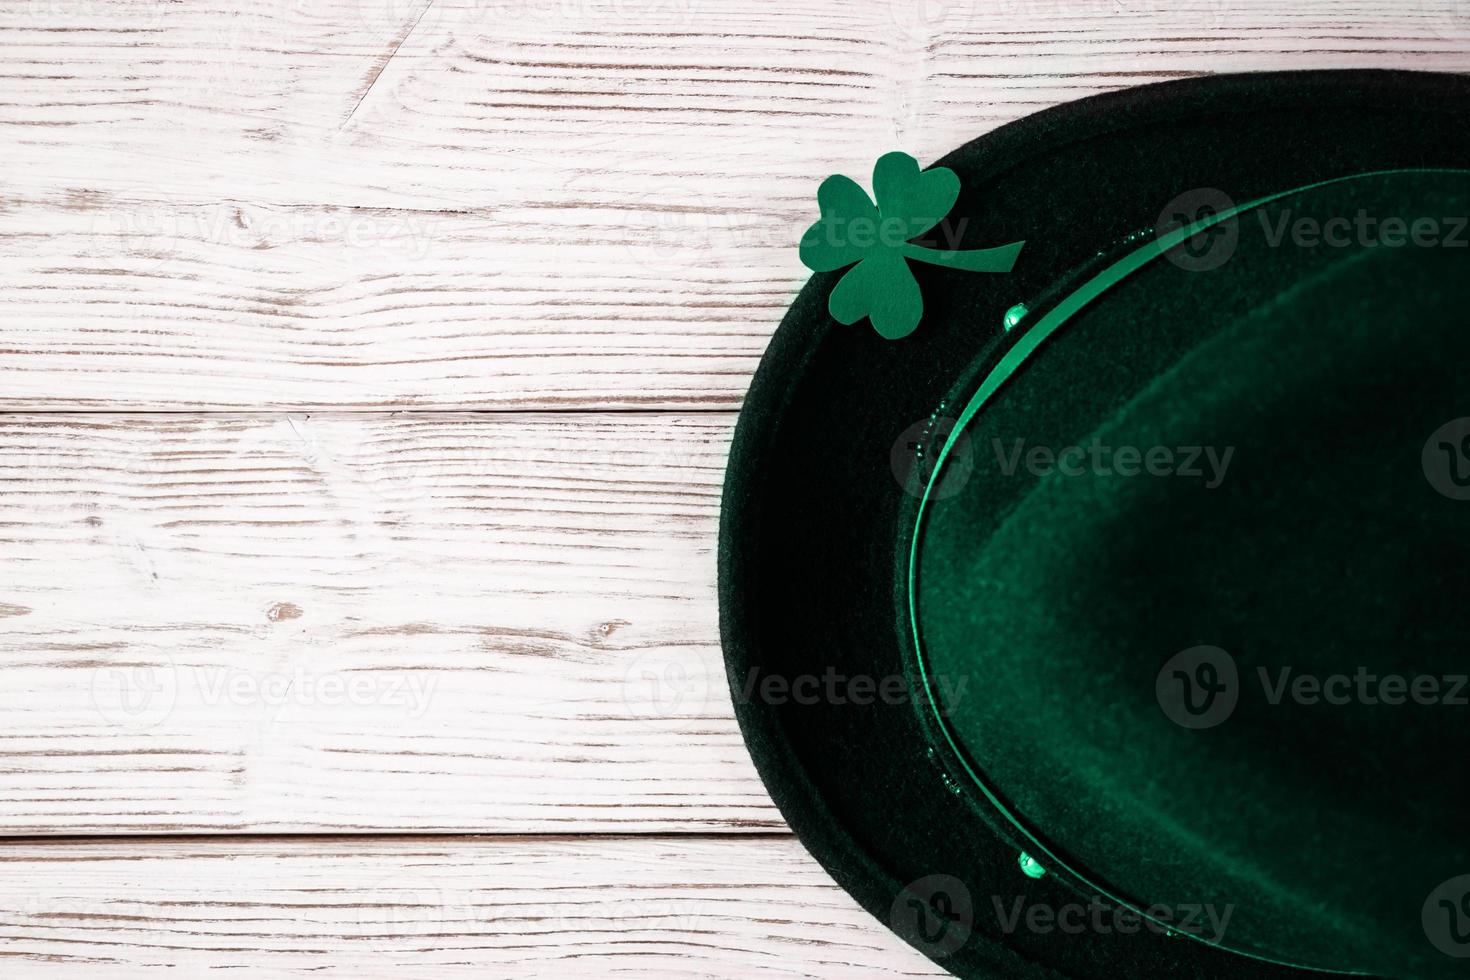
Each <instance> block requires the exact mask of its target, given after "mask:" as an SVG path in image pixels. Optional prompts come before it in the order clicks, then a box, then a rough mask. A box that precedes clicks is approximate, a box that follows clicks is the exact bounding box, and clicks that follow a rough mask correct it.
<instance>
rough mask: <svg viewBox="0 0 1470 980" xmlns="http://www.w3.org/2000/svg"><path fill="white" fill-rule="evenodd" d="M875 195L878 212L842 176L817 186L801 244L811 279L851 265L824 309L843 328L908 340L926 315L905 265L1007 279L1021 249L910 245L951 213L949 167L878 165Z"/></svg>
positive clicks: (954, 188) (908, 162) (882, 160)
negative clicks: (865, 321)
mask: <svg viewBox="0 0 1470 980" xmlns="http://www.w3.org/2000/svg"><path fill="white" fill-rule="evenodd" d="M873 196H874V197H875V198H877V201H878V203H877V204H876V205H875V204H874V203H873V201H872V200H871V199H869V197H868V195H867V194H866V193H865V192H864V191H863V189H862V188H861V187H859V186H858V185H857V182H856V181H854V180H852V179H851V178H850V177H844V176H843V175H842V174H833V175H832V176H831V177H828V178H827V179H826V180H824V181H822V186H821V187H819V188H818V189H817V206H818V207H819V208H820V209H821V212H822V217H821V220H819V221H818V222H817V223H816V224H814V225H812V226H811V227H810V228H808V229H807V231H806V234H805V235H803V236H802V237H801V261H802V264H803V265H805V266H806V267H807V268H808V269H811V270H812V271H813V272H836V271H837V270H838V269H842V268H845V267H846V266H853V268H852V269H850V270H848V272H847V274H846V275H844V276H843V277H842V278H841V279H840V280H839V281H838V283H837V286H836V288H834V289H833V290H832V295H831V297H830V298H829V299H828V300H827V309H828V310H830V311H831V313H832V318H833V319H834V320H836V321H837V322H838V323H843V324H853V323H857V322H858V321H859V320H861V319H862V318H863V317H868V318H869V319H870V320H871V321H872V323H873V329H874V330H877V331H878V333H879V334H881V335H882V336H883V337H885V338H887V339H888V340H898V339H899V338H900V337H907V336H908V335H909V334H911V333H913V332H914V328H915V327H917V326H918V325H919V319H920V318H921V317H922V316H923V314H924V298H923V296H922V295H920V293H919V282H918V280H917V279H915V278H914V273H913V271H912V270H911V269H910V268H909V266H908V260H913V261H915V262H927V263H929V264H930V265H937V266H943V267H944V268H946V269H960V270H963V271H966V272H1010V271H1011V267H1012V266H1014V265H1015V264H1016V258H1017V256H1019V255H1020V254H1021V246H1022V245H1025V244H1026V243H1025V242H1024V241H1021V242H1012V243H1011V244H1009V245H1001V246H998V247H996V248H984V249H976V250H972V251H963V252H961V251H957V250H954V249H952V248H951V249H948V250H944V249H935V248H928V247H925V246H924V245H920V244H917V243H915V242H914V241H913V239H915V238H917V237H919V236H920V235H922V234H924V233H925V232H927V231H930V230H932V229H933V228H934V227H935V226H936V225H938V224H939V223H940V222H941V221H943V220H944V217H945V215H947V214H949V211H950V209H951V208H953V207H954V202H955V201H956V200H957V199H958V198H959V196H960V179H959V177H957V176H956V175H955V172H954V171H953V170H950V169H949V168H948V167H934V168H933V169H931V170H925V171H923V172H920V170H919V163H918V161H917V160H915V159H914V158H913V157H911V156H909V155H908V154H907V153H886V154H884V155H883V156H881V157H879V158H878V162H877V163H876V164H874V165H873ZM959 231H963V225H961V226H960V229H959ZM959 231H956V232H955V233H954V238H955V239H958V237H959ZM950 244H953V242H951V243H950Z"/></svg>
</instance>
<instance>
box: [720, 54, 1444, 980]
mask: <svg viewBox="0 0 1470 980" xmlns="http://www.w3.org/2000/svg"><path fill="white" fill-rule="evenodd" d="M1467 124H1470V79H1466V78H1462V77H1456V76H1445V75H1436V74H1425V73H1409V72H1373V71H1343V72H1289V73H1272V74H1253V75H1237V76H1223V77H1214V78H1208V79H1193V80H1188V81H1181V82H1171V83H1166V84H1162V85H1153V86H1147V87H1143V88H1137V89H1132V90H1129V91H1125V92H1120V93H1116V94H1112V95H1106V96H1102V97H1098V98H1093V99H1087V100H1083V101H1080V102H1076V103H1072V104H1069V105H1065V106H1061V107H1059V108H1057V109H1053V110H1049V111H1046V112H1043V113H1040V114H1037V115H1035V116H1032V117H1030V118H1027V119H1024V120H1021V121H1020V122H1017V123H1015V124H1012V125H1009V126H1006V127H1004V128H1002V129H1000V130H997V131H995V132H993V133H991V134H989V135H987V136H984V137H982V138H980V139H977V140H975V141H974V142H972V143H969V144H967V145H966V146H964V147H962V148H960V149H959V150H957V151H955V152H954V153H952V154H950V155H949V156H947V157H945V158H944V159H942V160H940V161H938V164H937V165H936V166H935V167H932V168H930V169H928V170H925V171H923V172H922V173H921V172H920V171H919V169H918V167H917V165H915V164H913V163H912V161H910V160H909V158H907V157H904V156H902V155H899V154H895V155H889V156H886V157H884V158H883V159H882V160H881V161H880V162H879V164H878V166H877V168H876V170H875V173H874V180H873V184H874V191H875V194H874V197H873V198H872V199H870V198H869V197H868V195H867V193H866V191H864V190H863V189H861V188H860V187H858V185H857V184H856V182H854V181H850V180H847V179H845V178H831V179H829V180H828V181H827V182H826V183H824V184H823V185H822V189H821V192H820V194H819V195H818V202H817V205H818V207H819V209H820V216H821V220H820V221H818V222H817V223H816V224H814V225H813V228H812V230H811V231H810V232H808V234H807V236H806V237H805V238H804V239H803V242H802V249H801V252H802V257H803V259H804V260H806V261H807V263H808V265H810V266H812V267H813V268H815V269H817V270H820V271H818V273H817V274H816V275H814V276H813V278H812V279H811V281H810V283H809V284H808V285H807V287H806V288H805V289H804V290H803V291H802V292H801V294H800V296H799V297H798V298H797V299H796V301H795V303H794V304H793V305H792V307H791V310H790V312H789V313H788V314H787V316H786V319H785V320H784V322H783V323H782V324H781V327H780V329H779V330H778V331H777V333H776V336H775V338H774V339H773V340H772V342H771V345H770V348H769V350H768V351H767V353H766V356H765V359H764V360H763V361H762V363H761V366H760V369H759V371H758V372H757V374H756V377H755V380H754V382H753V384H752V386H751V390H750V394H749V396H748V398H747V400H746V404H745V408H744V410H743V412H742V414H741V417H740V423H739V426H738V428H737V431H736V435H735V441H734V446H733V448H732V450H731V458H730V465H729V471H728V475H727V479H726V487H725V497H724V508H723V517H722V524H721V531H720V605H721V628H722V638H723V643H724V648H725V654H726V663H727V668H728V673H729V679H730V685H731V690H732V694H733V697H734V700H735V705H736V711H737V715H738V717H739V719H740V723H741V727H742V729H743V731H744V734H745V737H746V741H747V743H748V745H749V747H750V750H751V753H752V755H753V756H754V758H755V761H756V763H757V766H758V768H759V769H760V772H761V775H762V777H763V778H764V780H765V781H766V784H767V786H768V788H769V789H770V791H771V794H772V796H773V797H774V799H775V801H776V803H777V804H778V805H779V806H780V808H781V810H782V812H783V814H785V816H786V818H787V819H788V821H789V822H790V823H791V826H792V827H793V829H794V830H795V831H796V833H797V834H798V835H800V837H801V839H802V840H803V841H804V842H805V844H806V845H807V846H808V847H809V848H810V849H811V851H812V852H813V854H815V855H816V856H817V858H818V859H819V860H820V861H821V862H822V864H823V865H824V866H825V867H826V868H827V869H828V870H829V871H830V872H831V874H832V875H833V877H834V878H835V879H836V880H837V881H838V883H839V884H841V885H842V887H844V888H845V889H847V890H848V891H849V892H850V893H852V894H853V895H854V896H855V897H856V898H857V900H858V901H860V902H861V903H862V904H863V905H864V906H865V907H866V908H868V909H869V911H871V912H872V913H873V914H874V915H876V916H878V917H879V918H880V919H881V920H882V921H883V922H885V923H886V924H887V925H889V926H890V927H891V928H893V929H894V930H895V931H896V932H898V933H899V934H900V935H902V936H903V937H904V938H905V939H906V940H908V941H909V942H911V943H913V944H914V945H915V946H917V947H918V948H919V949H920V950H922V951H923V952H924V953H926V954H927V955H929V956H930V957H931V958H932V959H934V960H935V961H936V962H937V963H939V964H941V965H942V966H943V967H944V968H946V969H947V970H949V971H951V972H952V973H954V974H956V975H958V976H964V977H1021V978H1043V977H1045V978H1056V977H1062V978H1076V980H1092V978H1103V977H1108V978H1112V977H1118V978H1129V980H1136V978H1172V977H1198V978H1211V980H1217V978H1236V977H1240V978H1283V980H1284V978H1289V977H1293V978H1294V977H1310V976H1316V975H1320V974H1321V973H1323V972H1325V973H1328V974H1347V975H1367V976H1375V977H1386V978H1387V977H1391V978H1441V977H1453V976H1470V805H1467V804H1470V703H1467V702H1470V686H1466V675H1467V674H1470V228H1467V220H1466V216H1467V215H1470V125H1467ZM816 216H817V209H816V208H814V217H816ZM885 226H891V227H888V228H887V230H886V231H885Z"/></svg>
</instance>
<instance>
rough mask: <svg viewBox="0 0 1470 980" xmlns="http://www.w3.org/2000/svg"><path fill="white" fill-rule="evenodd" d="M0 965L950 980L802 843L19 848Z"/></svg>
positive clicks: (9, 852)
mask: <svg viewBox="0 0 1470 980" xmlns="http://www.w3.org/2000/svg"><path fill="white" fill-rule="evenodd" d="M0 961H9V966H8V967H5V970H6V972H7V974H8V975H12V976H22V975H23V976H26V977H58V976H76V975H78V973H79V972H80V971H82V970H85V971H86V973H85V975H86V976H88V977H103V978H106V977H135V976H138V975H139V973H140V972H144V971H154V970H160V969H164V968H168V967H174V968H178V970H179V972H180V973H182V975H185V976H203V975H205V973H206V972H207V971H211V970H244V971H248V973H249V975H250V976H271V977H277V976H282V977H284V976H298V975H301V976H304V975H308V974H309V975H311V976H322V975H328V976H349V977H354V978H359V977H360V978H376V977H384V978H392V980H401V978H405V977H444V976H453V977H461V976H462V977H475V978H486V977H515V978H524V977H555V978H562V977H569V976H577V977H616V976H625V975H626V976H636V977H649V978H659V980H673V978H683V980H694V978H737V977H738V978H744V977H752V976H799V977H844V978H847V977H853V978H859V977H892V976H920V977H930V976H944V975H945V974H944V973H943V971H941V970H939V969H937V968H936V967H934V966H933V965H931V964H930V963H929V962H928V961H927V960H925V959H924V958H923V957H922V956H920V955H919V954H918V953H917V952H916V951H914V950H912V949H910V948H909V947H907V946H905V945H904V944H903V942H902V941H901V940H899V939H898V938H897V937H895V936H893V935H892V934H891V933H889V932H888V931H887V930H886V929H884V928H882V927H881V926H880V925H879V924H878V923H877V922H876V921H874V920H873V919H872V917H870V916H869V915H868V914H867V913H866V912H864V911H863V910H862V909H860V908H859V907H858V906H857V904H856V903H855V902H853V901H852V899H851V898H849V897H848V896H847V895H846V894H844V893H843V892H842V891H840V890H839V889H838V888H837V887H836V886H835V885H833V884H832V882H831V880H830V879H829V878H828V877H827V876H826V874H825V873H824V872H823V871H822V870H821V868H820V867H818V866H817V864H816V862H815V861H813V860H812V859H811V857H810V856H808V855H807V854H806V853H805V852H804V851H803V850H802V849H801V846H800V845H799V844H798V843H796V842H795V840H794V839H792V838H789V837H780V838H766V839H761V838H756V839H749V838H745V839H742V838H725V839H715V840H696V839H683V840H679V839H674V840H669V839H658V838H644V839H631V840H629V839H598V838H584V839H580V840H576V839H573V840H565V841H555V840H515V839H510V840H504V839H502V840H484V839H479V840H476V839H470V840H464V839H459V840H453V841H374V840H352V841H341V840H275V841H272V840H250V841H230V840H224V841H219V842H197V841H147V842H139V841H96V842H66V843H51V844H34V843H27V844H10V845H6V847H5V848H4V850H3V852H0Z"/></svg>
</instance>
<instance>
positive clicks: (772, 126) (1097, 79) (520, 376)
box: [0, 0, 1470, 410]
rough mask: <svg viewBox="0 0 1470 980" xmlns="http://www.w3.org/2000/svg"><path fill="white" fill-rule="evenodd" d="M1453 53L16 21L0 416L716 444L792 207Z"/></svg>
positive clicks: (371, 5) (328, 13) (1050, 31)
mask: <svg viewBox="0 0 1470 980" xmlns="http://www.w3.org/2000/svg"><path fill="white" fill-rule="evenodd" d="M1467 41H1470V17H1467V16H1465V12H1464V4H1463V0H1419V2H1411V3H1401V4H1393V5H1384V4H1381V3H1372V2H1368V0H1352V2H1340V0H1311V2H1304V3H1298V4H1293V5H1285V6H1284V5H1282V4H1280V3H1279V2H1277V0H1238V2H1237V0H1231V2H1229V3H1226V2H1224V0H1193V2H1183V3H1164V2H1163V0H1154V2H1147V3H1126V2H1125V3H1119V2H1115V0H1086V2H1080V3H1074V2H1067V3H1024V4H1021V3H999V4H996V3H987V2H981V0H948V2H946V3H943V4H915V3H911V2H908V0H866V2H853V3H844V4H839V5H835V6H834V5H833V4H831V3H827V2H823V0H796V2H792V3H787V4H783V5H782V7H781V11H780V17H779V18H775V17H773V16H772V13H771V11H770V10H769V9H768V8H766V7H764V6H762V5H760V4H749V3H724V2H718V0H567V2H562V0H435V2H430V0H315V2H312V3H309V4H301V3H298V2H295V0H270V2H264V3H260V4H253V5H248V7H247V8H245V9H241V8H239V7H238V5H232V4H224V3H222V2H220V0H179V2H176V3H169V4H158V3H154V2H151V0H118V2H114V3H107V4H93V3H68V2H58V3H50V4H48V3H38V4H28V5H16V6H12V7H11V8H9V9H7V10H4V11H0V50H3V57H0V153H3V155H4V158H5V160H6V173H5V179H4V184H3V186H0V377H3V379H4V384H3V386H0V408H9V409H11V410H30V409H37V410H54V409H90V408H107V409H164V410H176V409H185V410H188V409H218V410H231V409H242V410H244V409H252V410H253V409H263V408H287V409H304V408H326V407H335V408H356V409H374V410H378V409H388V408H395V407H422V408H435V409H462V408H512V409H513V408H564V407H581V408H605V407H618V408H638V407H669V408H690V407H701V408H733V407H735V406H737V405H738V403H739V401H740V398H741V396H742V394H743V392H744V390H745V387H746V384H747V382H748V378H749V375H750V372H751V371H752V369H753V367H754V365H755V363H756V360H757V358H758V356H759V354H760V352H761V350H762V349H763V348H764V346H765V343H766V340H767V339H768V337H769V335H770V333H771V331H772V330H773V329H774V327H775V325H776V323H777V322H778V321H779V319H780V317H781V314H782V312H783V311H784V309H785V308H786V306H787V305H788V304H789V302H790V300H791V298H792V296H793V295H794V294H795V291H796V290H797V288H798V287H799V286H800V284H801V282H802V281H803V280H804V278H805V273H804V271H803V270H802V268H801V267H800V265H799V263H798V262H797V259H796V255H795V250H794V249H793V248H792V243H793V242H794V241H795V240H796V238H797V236H798V235H799V234H800V231H801V229H802V228H803V227H804V226H805V225H806V223H807V222H809V221H810V220H811V218H812V216H813V207H814V194H815V189H816V185H817V183H818V181H819V180H820V179H821V177H823V176H824V175H826V174H828V173H831V172H834V171H843V172H851V173H858V174H861V173H865V172H866V170H867V168H868V167H869V166H870V165H871V161H872V159H873V157H874V156H875V154H876V153H877V152H879V151H882V150H887V149H891V148H898V147H901V148H904V149H907V150H909V151H911V152H913V153H915V154H916V155H918V156H919V157H921V158H923V159H932V158H934V157H936V156H938V155H940V154H942V153H943V152H945V151H947V150H949V149H951V148H953V147H954V146H956V145H958V144H960V143H962V142H964V141H966V140H968V139H970V138H972V137H974V136H977V135H980V134H981V133H984V132H987V131H989V130H990V129H992V128H994V127H995V126H997V125H1000V124H1002V123H1004V122H1007V121H1010V120H1013V119H1016V118H1019V117H1020V116H1022V115H1025V114H1027V113H1030V112H1034V111H1036V110H1038V109H1041V108H1044V107H1046V106H1049V105H1053V104H1055V103H1058V102H1061V101H1066V100H1070V99H1075V98H1080V97H1082V96H1086V95H1090V94H1094V93H1097V92H1101V91H1106V90H1110V89H1115V88H1120V87H1124V86H1128V85H1135V84H1141V83H1145V82H1150V81H1157V80H1160V79H1166V78H1173V77H1182V76H1185V75H1189V74H1195V73H1202V72H1213V71H1234V70H1252V69H1268V68H1288V67H1289V68H1320V67H1348V66H1355V67H1399V68H1421V69H1437V70H1447V71H1466V70H1470V44H1467Z"/></svg>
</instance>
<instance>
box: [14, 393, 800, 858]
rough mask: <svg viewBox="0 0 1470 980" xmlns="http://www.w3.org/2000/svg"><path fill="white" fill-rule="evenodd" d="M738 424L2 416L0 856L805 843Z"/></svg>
mask: <svg viewBox="0 0 1470 980" xmlns="http://www.w3.org/2000/svg"><path fill="white" fill-rule="evenodd" d="M731 423H732V419H731V417H729V416H727V415H723V414H714V415H709V414H706V415H693V416H688V417H680V416H675V415H639V414H636V413H626V414H612V415H605V416H587V415H580V414H555V415H541V416H535V415H472V416H455V415H428V416H422V415H421V416H408V417H401V416H389V415H372V414H369V415H363V416H333V417H328V418H314V417H304V416H303V417H291V416H278V417H274V418H254V419H251V418H229V417H206V418H191V417H185V416H155V417H127V416H63V415H56V416H37V417H0V555H3V556H4V560H3V561H0V671H3V673H0V677H3V678H4V684H3V685H0V717H3V718H4V719H5V725H4V728H3V730H0V799H3V800H4V801H5V805H4V806H3V807H0V832H4V833H10V834H59V833H70V834H78V833H117V832H141V831H157V832H180V831H209V832H222V831H252V832H256V831H300V830H318V829H332V830H340V831H348V832H356V831H374V830H388V831H403V830H435V831H472V832H473V831H483V832H518V831H521V832H546V831H548V830H556V831H568V832H570V831H615V830H623V831H628V830H636V831H638V832H654V831H672V832H688V831H698V830H701V829H720V830H737V831H744V830H770V829H779V828H782V827H784V824H783V822H782V821H781V818H780V815H779V814H778V813H777V811H776V810H775V809H774V807H773V806H772V805H771V803H770V801H769V798H768V797H767V795H766V793H765V791H764V789H763V788H762V786H761V784H760V781H759V779H758V778H757V776H756V774H755V772H754V769H753V767H752V765H751V762H750V760H749V757H748V755H747V753H746V750H745V747H744V744H743V742H742V739H741V737H740V734H739V731H738V728H737V726H736V724H735V721H734V719H733V716H732V714H731V706H730V700H729V692H728V688H727V686H726V683H725V679H724V668H723V660H722V656H721V652H720V648H719V642H718V635H717V627H716V618H717V610H716V602H715V595H714V593H715V589H714V578H715V569H714V563H715V554H714V552H715V531H716V521H717V513H718V505H719V492H720V482H721V478H722V474H723V467H724V456H725V453H726V451H727V442H728V438H729V432H730V428H731Z"/></svg>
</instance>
